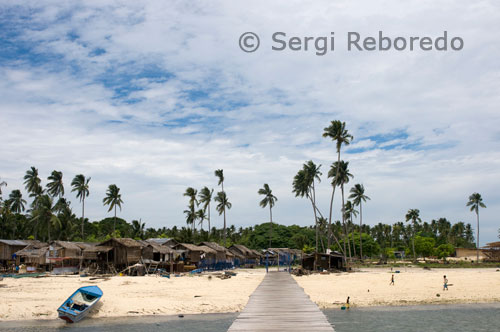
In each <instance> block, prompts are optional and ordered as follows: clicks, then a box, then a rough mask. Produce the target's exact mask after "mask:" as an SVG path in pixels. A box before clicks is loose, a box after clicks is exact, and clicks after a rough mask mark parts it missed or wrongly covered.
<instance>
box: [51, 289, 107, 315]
mask: <svg viewBox="0 0 500 332" xmlns="http://www.w3.org/2000/svg"><path fill="white" fill-rule="evenodd" d="M102 294H103V293H102V290H101V289H100V288H99V287H97V286H85V287H81V288H79V289H78V290H77V291H76V292H74V293H73V295H71V296H70V297H69V298H68V299H67V300H66V301H64V303H63V304H62V305H61V306H60V307H59V309H57V312H58V313H59V318H61V319H64V320H65V321H67V322H69V323H75V322H78V321H80V320H81V319H82V318H83V317H85V316H86V315H87V314H88V313H89V311H90V310H91V309H92V307H93V306H95V304H96V303H97V302H98V301H99V300H100V299H101V297H102Z"/></svg>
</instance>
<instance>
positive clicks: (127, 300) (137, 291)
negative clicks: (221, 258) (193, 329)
mask: <svg viewBox="0 0 500 332" xmlns="http://www.w3.org/2000/svg"><path fill="white" fill-rule="evenodd" d="M236 272H237V273H238V275H237V276H235V277H232V278H230V279H226V280H221V279H219V278H216V277H212V278H211V279H209V278H208V275H202V276H183V277H177V278H176V277H172V278H171V279H167V278H163V277H156V276H145V277H119V276H116V277H112V278H110V279H109V280H93V281H90V280H89V278H88V277H87V278H80V277H79V276H66V277H63V276H60V277H56V276H55V277H45V278H21V279H13V278H4V280H3V281H1V282H0V299H1V300H0V320H24V319H54V318H56V317H57V312H56V310H57V308H58V307H59V306H60V305H61V304H62V303H63V301H64V300H66V298H67V297H69V296H70V295H71V294H72V293H73V292H74V291H75V290H76V289H77V288H79V287H82V286H88V285H98V286H99V287H100V288H101V289H102V291H103V292H104V296H103V298H102V299H101V301H100V303H99V306H98V308H97V309H98V310H94V312H93V313H92V315H93V316H95V317H119V316H137V315H171V314H180V313H182V314H195V313H218V312H236V311H240V310H242V309H243V308H244V307H245V305H246V303H247V302H248V297H249V296H250V294H252V293H253V291H254V290H255V288H256V287H257V286H258V285H259V284H260V282H261V281H262V279H263V278H264V275H265V270H262V269H259V270H237V271H236Z"/></svg>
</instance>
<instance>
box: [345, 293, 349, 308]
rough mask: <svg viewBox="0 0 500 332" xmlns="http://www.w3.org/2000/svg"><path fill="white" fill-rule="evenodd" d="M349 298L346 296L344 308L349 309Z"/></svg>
mask: <svg viewBox="0 0 500 332" xmlns="http://www.w3.org/2000/svg"><path fill="white" fill-rule="evenodd" d="M349 298H350V297H349V296H348V297H347V301H346V303H345V308H346V309H349Z"/></svg>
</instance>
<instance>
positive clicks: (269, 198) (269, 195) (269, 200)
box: [258, 183, 278, 248]
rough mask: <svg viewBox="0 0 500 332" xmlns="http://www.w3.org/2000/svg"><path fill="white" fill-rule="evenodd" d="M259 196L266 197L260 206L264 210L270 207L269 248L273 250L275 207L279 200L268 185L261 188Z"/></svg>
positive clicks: (265, 184)
mask: <svg viewBox="0 0 500 332" xmlns="http://www.w3.org/2000/svg"><path fill="white" fill-rule="evenodd" d="M258 194H259V195H264V198H263V199H262V200H261V201H260V203H259V205H260V206H261V207H262V208H265V207H266V206H267V205H269V220H270V224H269V248H272V243H271V239H272V235H273V206H274V204H275V203H276V201H278V198H276V196H274V195H273V191H272V190H271V188H269V185H268V184H267V183H264V188H260V189H259V191H258Z"/></svg>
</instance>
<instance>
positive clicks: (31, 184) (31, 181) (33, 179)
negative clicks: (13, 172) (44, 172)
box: [24, 166, 43, 206]
mask: <svg viewBox="0 0 500 332" xmlns="http://www.w3.org/2000/svg"><path fill="white" fill-rule="evenodd" d="M41 181H42V180H41V179H40V177H39V176H38V169H37V168H35V167H34V166H31V168H30V169H29V170H27V171H26V175H24V185H25V188H26V191H27V192H28V193H29V196H30V197H33V198H34V200H33V206H36V204H37V200H38V198H39V197H40V196H41V195H42V194H43V189H42V186H41V185H40V183H41Z"/></svg>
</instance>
